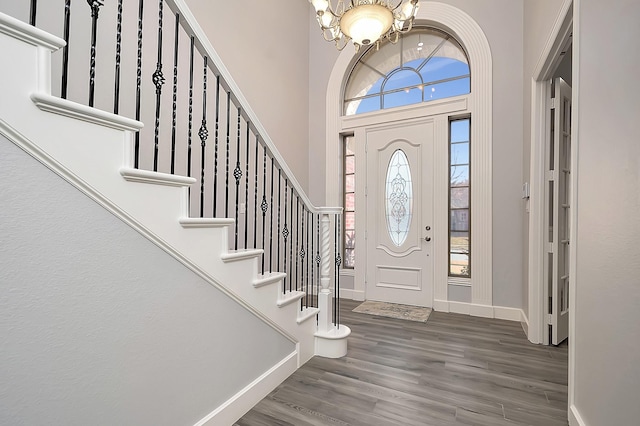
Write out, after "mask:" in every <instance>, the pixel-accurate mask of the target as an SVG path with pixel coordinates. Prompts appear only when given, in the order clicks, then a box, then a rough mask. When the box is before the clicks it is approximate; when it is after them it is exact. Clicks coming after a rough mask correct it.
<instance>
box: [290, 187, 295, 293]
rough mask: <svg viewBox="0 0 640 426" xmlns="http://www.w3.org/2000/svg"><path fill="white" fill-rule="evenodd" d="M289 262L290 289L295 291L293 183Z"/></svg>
mask: <svg viewBox="0 0 640 426" xmlns="http://www.w3.org/2000/svg"><path fill="white" fill-rule="evenodd" d="M289 263H290V264H291V271H290V272H291V274H290V279H289V291H293V279H294V278H295V275H292V273H293V185H292V186H291V244H289Z"/></svg>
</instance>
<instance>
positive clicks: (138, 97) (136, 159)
mask: <svg viewBox="0 0 640 426" xmlns="http://www.w3.org/2000/svg"><path fill="white" fill-rule="evenodd" d="M143 6H144V0H138V59H137V64H136V120H138V121H140V101H141V90H142V22H143ZM65 87H66V86H65ZM133 155H134V160H133V164H134V167H135V168H136V169H137V168H138V166H139V165H140V132H136V136H135V148H134V153H133Z"/></svg>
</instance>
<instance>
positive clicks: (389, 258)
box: [365, 121, 434, 307]
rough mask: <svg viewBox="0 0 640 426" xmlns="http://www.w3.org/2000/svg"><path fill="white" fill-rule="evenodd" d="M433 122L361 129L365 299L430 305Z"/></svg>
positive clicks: (431, 283) (431, 300)
mask: <svg viewBox="0 0 640 426" xmlns="http://www.w3.org/2000/svg"><path fill="white" fill-rule="evenodd" d="M433 144H434V128H433V122H431V121H429V122H421V123H415V124H406V123H405V124H396V125H392V126H387V127H384V128H375V129H367V131H366V158H367V161H366V164H367V188H366V191H365V193H366V233H365V238H366V253H367V260H366V265H367V266H366V279H365V280H366V299H367V300H379V301H385V302H391V303H400V304H406V305H415V306H428V307H431V306H432V305H433V266H432V256H431V247H432V243H431V236H432V235H433V231H432V229H431V228H432V217H433V207H432V204H433V203H432V201H433Z"/></svg>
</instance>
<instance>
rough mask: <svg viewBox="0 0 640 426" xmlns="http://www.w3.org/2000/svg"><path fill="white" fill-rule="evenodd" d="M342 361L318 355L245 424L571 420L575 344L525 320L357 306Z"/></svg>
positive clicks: (344, 314)
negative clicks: (418, 317)
mask: <svg viewBox="0 0 640 426" xmlns="http://www.w3.org/2000/svg"><path fill="white" fill-rule="evenodd" d="M358 304H359V302H354V301H350V300H343V301H342V302H341V309H340V315H341V321H342V322H343V323H344V324H346V325H348V326H349V327H351V330H352V334H351V336H350V337H349V343H348V347H349V351H348V353H347V356H346V357H343V358H341V359H326V358H318V357H316V358H313V359H311V360H310V361H309V362H308V363H307V364H305V365H304V366H302V367H301V368H300V369H299V370H298V371H296V372H295V373H294V374H293V375H291V376H290V377H289V378H288V379H287V380H285V381H284V382H283V383H282V384H281V385H280V386H279V387H278V388H276V389H275V390H274V391H273V392H271V393H270V394H269V395H268V396H267V397H266V398H265V399H264V400H262V401H261V402H260V403H258V404H257V405H256V406H255V407H254V408H253V409H252V410H251V411H249V412H248V413H247V414H246V415H245V416H244V417H243V418H242V419H240V420H239V421H238V422H237V423H236V424H237V426H265V425H269V426H288V425H295V426H319V425H336V426H349V425H350V426H360V425H362V426H413V425H420V426H429V425H434V426H454V425H487V426H501V425H510V426H517V425H541V426H542V425H544V426H546V425H549V426H555V425H565V426H566V425H567V359H568V345H567V344H566V343H564V344H563V345H560V346H559V347H553V346H541V345H532V344H531V343H529V342H528V341H527V339H526V337H525V335H524V332H523V331H522V328H521V326H520V324H519V323H516V322H510V321H504V320H495V319H488V318H476V317H470V316H466V315H459V314H446V313H442V312H432V314H431V316H430V318H429V320H428V321H427V322H426V323H419V322H412V321H405V320H398V319H392V318H383V317H376V316H372V315H367V314H360V313H354V312H352V310H353V308H355V307H356V306H357V305H358Z"/></svg>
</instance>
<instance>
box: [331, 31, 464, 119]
mask: <svg viewBox="0 0 640 426" xmlns="http://www.w3.org/2000/svg"><path fill="white" fill-rule="evenodd" d="M413 28H414V29H413V30H412V32H411V33H410V34H409V35H404V36H403V37H402V38H401V39H400V40H399V42H398V43H396V44H392V43H389V42H386V43H383V44H382V45H381V47H379V48H378V47H377V46H370V47H368V48H366V49H363V50H361V51H360V53H359V54H358V55H357V57H356V60H355V61H354V64H353V67H352V69H351V70H350V71H349V76H348V78H347V81H346V84H345V96H344V111H343V114H345V115H358V114H366V113H368V112H373V111H378V110H382V109H388V108H394V107H401V106H407V105H413V104H416V103H421V102H429V101H432V100H437V99H445V98H449V97H455V96H461V95H466V94H468V93H469V91H470V81H469V80H470V78H471V74H470V72H469V57H468V55H467V52H466V51H465V49H464V47H463V46H462V45H461V43H460V42H459V41H458V40H457V39H456V38H455V37H454V36H452V35H451V34H449V33H447V32H446V31H444V30H442V29H439V28H435V27H430V26H426V25H419V24H416V25H414V27H413ZM416 40H417V41H418V43H417V45H416V43H415V42H416ZM423 45H425V49H424V50H423ZM372 59H373V61H372ZM440 59H448V60H455V61H458V63H459V64H460V65H462V66H465V67H466V72H463V73H460V72H459V71H460V70H455V71H454V72H451V71H452V70H451V69H450V70H449V71H450V73H449V74H448V75H447V74H445V75H444V76H438V78H433V77H432V75H433V74H432V71H429V65H430V64H434V65H435V66H436V69H437V68H438V63H437V61H439V60H440ZM397 61H399V62H397ZM363 72H364V73H365V75H364V76H363V75H362V73H363ZM425 72H426V74H425ZM404 73H409V74H414V75H415V76H414V77H415V81H413V82H412V83H410V84H405V85H401V86H399V87H393V88H391V89H389V88H388V85H389V84H390V83H391V82H393V79H394V77H395V76H397V75H398V74H404ZM372 77H373V78H374V79H375V78H376V77H379V78H377V79H375V81H372V80H371V78H372ZM425 77H426V78H425ZM454 81H464V83H463V84H464V85H465V86H467V87H455V88H454V90H455V89H457V90H458V91H457V92H454V93H451V94H448V95H442V96H437V97H435V98H433V97H432V96H429V97H427V96H428V95H427V94H428V93H429V94H431V91H435V89H436V88H438V86H440V85H442V84H448V83H451V82H454ZM352 82H353V83H355V84H354V86H355V89H356V91H355V92H354V90H353V88H352V89H351V90H349V89H350V86H351V83H352ZM363 83H364V86H363ZM465 83H466V84H465ZM367 85H369V86H368V89H367ZM374 89H375V90H374ZM430 89H431V90H430ZM465 89H466V90H465ZM365 90H366V93H364V91H365ZM448 90H451V88H448ZM410 91H411V95H409V96H406V97H405V95H404V94H403V93H402V92H406V93H407V94H409V93H410ZM347 92H350V95H349V96H348V95H347ZM398 95H400V96H399V97H398ZM390 97H393V98H394V102H393V104H395V105H388V104H387V102H388V101H389V98H390ZM410 99H411V100H410ZM418 99H419V100H418ZM375 100H377V101H378V102H377V104H378V107H377V108H376V107H375V104H376V102H372V101H375ZM362 102H368V105H367V106H366V107H365V108H366V111H359V109H360V107H361V106H362Z"/></svg>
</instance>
